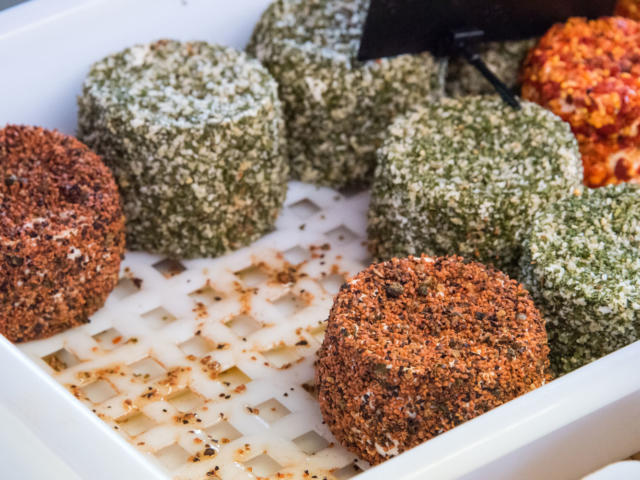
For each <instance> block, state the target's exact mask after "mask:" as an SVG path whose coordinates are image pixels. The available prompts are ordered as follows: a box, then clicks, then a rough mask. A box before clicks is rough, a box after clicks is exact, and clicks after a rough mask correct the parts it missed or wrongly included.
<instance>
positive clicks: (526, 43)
mask: <svg viewBox="0 0 640 480" xmlns="http://www.w3.org/2000/svg"><path fill="white" fill-rule="evenodd" d="M535 44H536V39H526V40H514V41H508V42H488V43H486V44H483V45H481V46H479V47H478V52H479V53H480V57H481V58H482V60H483V61H484V62H485V63H486V64H487V66H488V67H489V69H491V71H492V72H493V73H495V74H496V75H497V77H498V78H499V79H500V80H502V81H503V82H504V83H505V84H506V85H507V86H508V87H509V88H512V89H517V88H518V86H519V81H518V76H519V74H520V67H521V66H522V62H523V61H524V59H525V58H526V56H527V53H529V50H530V49H531V48H532V47H533V46H534V45H535ZM446 91H447V94H448V95H451V96H455V97H457V96H460V95H473V94H484V93H494V92H495V89H494V88H493V87H492V86H491V84H490V83H489V82H487V80H486V79H485V78H484V77H483V76H482V75H480V73H479V72H478V71H477V70H476V69H475V68H473V67H472V66H471V65H470V64H469V63H468V62H467V61H465V60H463V59H461V58H455V59H451V60H450V61H449V68H448V71H447V83H446Z"/></svg>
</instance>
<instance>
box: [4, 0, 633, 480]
mask: <svg viewBox="0 0 640 480" xmlns="http://www.w3.org/2000/svg"><path fill="white" fill-rule="evenodd" d="M106 1H107V0H57V1H56V2H51V1H48V2H45V1H44V0H30V1H28V2H26V3H23V4H19V5H16V6H13V7H10V8H8V9H7V10H4V11H2V12H1V13H0V32H2V33H0V41H6V40H7V39H8V38H9V37H11V36H12V35H15V34H18V33H22V32H24V31H28V30H30V29H35V28H37V27H38V26H39V25H41V24H42V23H47V22H53V21H55V20H56V19H57V18H59V17H61V16H64V15H67V14H70V13H73V12H74V11H76V10H80V9H90V8H92V7H94V6H97V5H100V4H104V3H105V2H106ZM634 360H635V361H634ZM638 363H640V341H638V342H635V343H633V344H631V345H629V346H627V347H625V348H623V349H620V350H618V351H616V352H614V353H612V354H610V355H608V356H606V357H603V358H601V359H599V360H597V361H595V362H593V363H591V364H589V365H586V366H584V367H582V368H580V369H578V370H576V371H574V372H571V373H570V374H567V375H565V376H563V377H561V378H559V379H556V380H554V381H553V382H551V383H549V384H547V385H545V386H543V387H541V388H539V389H536V390H534V391H532V392H530V393H527V394H526V395H523V396H521V397H519V398H517V399H515V400H512V401H511V402H508V403H506V404H504V405H502V406H500V407H497V408H496V409H494V410H492V411H490V412H488V413H486V414H484V415H481V416H479V417H477V418H475V419H473V420H470V421H469V422H466V423H464V424H462V425H460V426H458V427H456V428H454V429H453V430H450V431H449V432H446V433H444V434H442V435H440V436H438V437H436V438H434V439H432V440H430V441H428V442H426V443H424V444H422V445H419V446H417V447H415V448H413V449H412V450H409V451H407V452H405V453H403V454H402V455H399V456H398V457H396V458H394V459H391V460H389V461H387V462H385V463H383V464H381V465H379V466H377V467H375V468H372V469H370V470H367V471H366V472H364V473H361V474H360V475H359V476H358V478H359V479H360V478H361V479H362V480H374V479H382V478H389V477H390V476H393V477H396V478H399V479H402V480H410V479H417V478H424V477H425V476H427V475H429V476H430V477H429V478H455V477H458V476H461V475H466V474H472V473H473V471H474V470H475V469H477V468H480V467H482V466H484V465H487V464H489V463H491V462H494V461H496V460H498V459H500V458H501V457H503V456H505V455H507V454H508V453H511V452H513V451H515V450H517V449H518V448H521V447H523V446H526V445H528V444H530V443H532V442H534V441H536V440H539V439H542V438H544V437H545V436H547V435H550V434H552V433H553V432H554V431H557V430H559V429H561V428H563V427H565V426H567V425H569V424H571V423H572V422H575V421H577V420H579V419H583V418H585V417H587V416H588V415H589V414H591V413H593V412H595V411H596V410H598V409H600V408H603V407H605V406H607V405H609V404H611V403H612V402H614V401H616V400H619V399H621V398H625V397H626V396H628V395H632V394H635V393H638V392H640V371H638V370H637V369H636V368H634V365H637V364H638ZM0 364H2V365H3V368H2V371H1V372H0V379H2V381H3V387H4V388H2V389H0V402H1V403H2V404H3V405H6V406H8V408H9V410H10V411H11V412H12V413H15V414H16V415H17V417H18V418H19V419H20V420H21V421H23V422H24V423H25V425H26V426H28V427H29V428H30V429H31V430H32V431H33V432H34V433H36V434H37V435H38V436H39V437H41V438H43V439H44V440H45V443H47V444H48V445H50V446H51V448H52V450H54V451H55V452H56V453H57V454H58V455H60V457H61V458H62V459H63V460H65V462H67V464H69V466H70V467H71V468H72V469H74V470H75V471H76V472H77V473H79V474H80V475H81V476H87V475H90V476H92V478H97V479H100V478H105V479H112V478H118V477H120V478H149V479H156V478H157V479H167V478H168V477H167V475H166V474H165V473H164V472H162V471H161V470H160V469H158V468H157V467H156V466H155V465H153V464H152V462H150V461H149V460H147V458H146V457H145V455H144V454H143V453H141V452H139V451H138V450H136V449H135V448H134V447H133V446H132V445H131V444H129V442H127V441H126V440H125V439H124V438H122V437H120V436H119V435H118V434H117V433H116V432H114V431H112V430H111V429H110V428H109V427H108V425H107V424H106V423H104V422H102V421H101V420H100V419H99V418H98V417H96V416H95V415H94V414H93V413H92V412H91V411H90V410H89V409H88V408H86V407H85V406H84V405H82V404H81V403H80V402H79V401H78V400H77V399H76V398H75V397H73V395H71V394H70V393H69V392H68V391H67V390H66V389H65V388H64V387H63V386H62V385H60V384H58V383H57V382H56V381H55V379H54V378H53V377H51V376H49V375H48V374H47V373H46V372H45V371H44V370H42V369H41V368H40V367H38V366H37V365H36V364H35V363H34V362H32V361H31V359H29V357H28V356H27V355H25V354H23V353H22V352H21V351H20V350H19V349H18V348H17V347H15V346H14V345H12V344H11V343H10V342H9V341H8V340H6V339H5V338H4V337H2V336H1V335H0ZM29 387H32V388H34V389H35V390H34V391H38V392H39V393H40V395H41V396H44V398H46V399H47V408H48V409H50V408H54V409H56V412H55V415H54V416H53V417H50V418H49V420H47V419H45V418H44V417H43V415H42V411H43V410H47V408H45V409H42V408H35V409H34V408H33V406H34V404H36V405H37V402H35V400H34V399H33V398H28V397H29V396H30V395H31V393H32V392H30V391H29ZM25 390H26V391H25ZM34 402H35V403H34ZM545 402H549V403H545ZM42 405H43V404H40V406H42ZM78 407H80V408H78ZM34 411H36V412H38V415H34V414H33V413H34ZM523 412H526V415H523ZM515 419H517V421H514V420H515ZM51 420H61V421H62V420H64V421H67V422H69V425H70V428H69V430H67V432H66V435H65V436H68V437H74V438H75V440H76V442H75V443H74V442H69V439H67V441H59V440H60V438H59V436H58V435H57V433H56V432H55V425H53V423H55V422H53V423H52V421H51ZM487 432H490V434H487ZM532 432H533V433H532ZM88 439H90V440H91V442H89V441H87V440H88ZM78 447H80V448H78ZM98 447H99V448H98ZM83 450H85V452H83V453H84V454H86V455H87V456H89V455H90V456H91V462H86V461H84V466H83V465H82V463H83V461H82V460H80V461H79V460H78V453H79V452H82V451H83ZM97 451H100V452H101V454H100V455H95V452H97ZM91 453H94V454H93V455H91ZM113 458H118V461H117V462H114V461H113ZM88 463H91V464H92V465H93V467H94V468H92V470H91V471H90V472H89V471H87V470H86V469H85V467H87V465H88ZM96 467H98V468H96ZM96 470H97V471H96Z"/></svg>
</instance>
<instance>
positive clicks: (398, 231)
mask: <svg viewBox="0 0 640 480" xmlns="http://www.w3.org/2000/svg"><path fill="white" fill-rule="evenodd" d="M581 181H582V171H581V163H580V154H579V152H578V146H577V143H576V140H575V138H574V137H573V134H572V133H571V130H570V129H569V126H568V125H567V124H566V123H564V122H562V121H561V120H560V119H559V118H558V117H556V116H555V115H553V114H551V113H550V112H548V111H546V110H544V109H542V108H541V107H539V106H537V105H535V104H533V103H529V102H523V103H522V110H520V111H516V110H513V109H512V108H510V107H508V106H506V105H505V104H504V103H503V102H502V101H501V100H500V99H498V98H496V97H463V98H460V99H443V100H442V101H441V102H439V103H436V104H432V105H430V106H426V107H420V108H417V109H416V110H414V111H413V112H411V113H410V114H408V115H406V116H403V117H400V118H398V119H397V120H396V121H395V122H394V123H393V125H392V126H391V127H390V129H389V136H388V139H387V141H386V142H385V144H384V146H383V147H382V148H381V149H380V151H379V152H378V167H377V169H376V173H375V180H374V184H373V189H372V199H371V205H370V210H369V227H368V233H369V247H370V250H371V252H372V254H373V255H374V256H375V257H376V258H378V259H387V258H391V257H394V256H407V255H419V254H421V253H428V254H432V255H453V254H457V255H462V256H465V257H468V258H473V259H476V260H479V261H482V262H485V263H490V264H493V265H494V266H496V267H497V268H499V269H501V270H504V271H506V272H508V273H510V274H513V273H514V272H517V271H518V268H517V266H518V260H519V259H520V253H521V243H522V241H523V240H524V238H525V236H526V235H527V233H528V232H529V229H530V226H531V221H532V216H533V214H534V213H535V212H536V211H538V210H541V209H542V208H544V207H545V206H546V205H547V204H548V203H553V202H555V201H557V200H558V199H560V198H562V197H563V196H565V195H568V194H570V193H571V192H572V190H573V189H574V188H577V187H578V186H579V185H580V184H581Z"/></svg>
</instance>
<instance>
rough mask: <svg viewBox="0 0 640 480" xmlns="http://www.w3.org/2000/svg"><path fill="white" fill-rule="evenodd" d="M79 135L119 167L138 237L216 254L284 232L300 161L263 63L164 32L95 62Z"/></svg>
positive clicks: (134, 241) (132, 244)
mask: <svg viewBox="0 0 640 480" xmlns="http://www.w3.org/2000/svg"><path fill="white" fill-rule="evenodd" d="M78 106H79V117H78V135H79V137H80V138H81V139H82V140H83V141H84V142H86V143H87V144H88V145H89V146H91V147H92V148H93V149H95V150H96V151H97V152H98V153H100V154H101V155H102V156H103V158H104V161H105V162H106V163H107V165H108V166H109V167H110V168H111V169H112V170H113V172H114V174H115V177H116V180H117V182H118V185H119V187H120V191H121V193H122V196H123V200H124V210H125V215H126V218H127V246H128V248H130V249H134V250H146V251H152V252H160V253H165V254H169V255H172V256H178V257H196V256H216V255H219V254H222V253H224V252H226V251H228V250H231V249H235V248H238V247H241V246H244V245H247V244H249V243H250V242H252V241H254V240H256V239H257V238H259V237H260V236H261V235H263V234H264V233H266V232H268V231H269V230H271V229H272V227H273V224H274V222H275V219H276V216H277V215H278V213H279V210H280V208H281V206H282V202H283V201H284V197H285V193H286V181H287V176H288V166H287V162H286V152H285V139H284V123H283V119H282V111H281V105H280V102H279V100H278V96H277V84H276V82H275V81H274V80H273V78H272V77H271V76H270V75H269V73H268V72H267V70H266V69H264V68H263V67H262V66H261V65H260V64H259V63H258V62H257V61H256V60H252V59H250V58H249V57H247V56H246V54H244V53H242V52H237V51H235V50H233V49H230V48H226V47H220V46H213V45H209V44H206V43H204V42H195V43H180V42H177V41H171V40H160V41H157V42H155V43H151V44H147V45H137V46H134V47H131V48H128V49H126V50H124V51H122V52H120V53H117V54H114V55H110V56H108V57H106V58H104V59H103V60H101V61H99V62H97V63H95V64H94V65H93V66H92V68H91V71H90V72H89V75H88V77H87V79H86V80H85V83H84V88H83V93H82V95H81V96H80V97H79V99H78Z"/></svg>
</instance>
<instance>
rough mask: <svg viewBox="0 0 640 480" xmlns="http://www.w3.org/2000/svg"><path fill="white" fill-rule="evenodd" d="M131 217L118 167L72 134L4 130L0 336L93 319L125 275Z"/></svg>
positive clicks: (47, 331) (39, 333)
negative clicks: (122, 199) (122, 204)
mask: <svg viewBox="0 0 640 480" xmlns="http://www.w3.org/2000/svg"><path fill="white" fill-rule="evenodd" d="M123 253H124V217H123V215H122V210H121V208H120V197H119V195H118V190H117V187H116V184H115V181H114V179H113V177H112V175H111V172H110V171H109V170H108V169H107V167H106V166H105V165H104V164H103V163H102V161H101V160H100V157H98V156H97V155H96V154H95V153H93V152H92V151H91V150H89V148H88V147H87V146H85V145H84V144H83V143H80V142H79V141H78V140H76V139H75V138H73V137H69V136H66V135H63V134H61V133H59V132H55V131H48V130H44V129H42V128H38V127H21V126H12V125H9V126H7V127H5V128H4V129H1V130H0V259H1V260H2V264H1V265H2V267H1V268H0V334H3V335H4V336H6V337H7V338H8V339H9V340H11V341H14V342H21V341H25V340H32V339H36V338H44V337H48V336H50V335H53V334H55V333H58V332H60V331H62V330H65V329H67V328H70V327H73V326H76V325H80V324H82V323H86V322H87V321H88V320H87V319H88V316H89V315H91V314H92V313H93V312H95V311H96V310H97V309H98V308H100V307H101V306H102V305H103V303H104V301H105V299H106V297H107V295H108V294H109V292H111V290H112V289H113V287H114V286H115V284H116V282H117V279H118V270H119V267H120V259H121V257H122V255H123Z"/></svg>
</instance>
